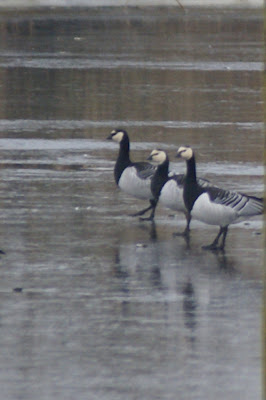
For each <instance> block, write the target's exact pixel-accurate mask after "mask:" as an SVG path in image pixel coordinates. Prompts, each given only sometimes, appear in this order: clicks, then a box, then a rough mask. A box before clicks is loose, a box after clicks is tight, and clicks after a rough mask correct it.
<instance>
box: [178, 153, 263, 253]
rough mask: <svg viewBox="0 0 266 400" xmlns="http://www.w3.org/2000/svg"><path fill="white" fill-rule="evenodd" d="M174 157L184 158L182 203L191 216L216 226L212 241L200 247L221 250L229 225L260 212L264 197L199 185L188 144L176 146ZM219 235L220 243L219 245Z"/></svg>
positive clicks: (261, 211)
mask: <svg viewBox="0 0 266 400" xmlns="http://www.w3.org/2000/svg"><path fill="white" fill-rule="evenodd" d="M177 157H181V158H183V159H184V160H185V161H186V164H187V173H186V177H185V181H184V194H183V195H184V203H185V205H186V208H187V210H188V212H189V213H190V214H191V217H193V218H195V219H197V220H199V221H202V222H205V223H206V224H209V225H219V226H220V230H219V233H218V235H217V236H216V238H215V239H214V241H213V242H212V243H211V244H210V245H208V246H203V248H204V249H209V250H218V249H221V250H223V249H224V247H225V239H226V235H227V232H228V226H229V225H230V224H234V223H237V222H239V221H241V220H244V219H246V218H248V217H252V216H255V215H259V214H262V213H263V199H262V198H258V197H255V196H248V195H246V194H243V193H239V192H232V191H230V190H223V189H220V188H218V187H215V186H209V187H205V188H204V187H201V186H200V185H199V184H198V182H197V175H196V160H195V155H194V152H193V150H192V149H191V148H190V147H179V149H178V151H177ZM220 237H221V244H220V246H218V243H219V239H220Z"/></svg>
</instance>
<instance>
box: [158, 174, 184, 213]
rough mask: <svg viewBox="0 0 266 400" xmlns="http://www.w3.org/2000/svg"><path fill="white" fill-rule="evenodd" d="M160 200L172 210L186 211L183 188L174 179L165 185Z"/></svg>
mask: <svg viewBox="0 0 266 400" xmlns="http://www.w3.org/2000/svg"><path fill="white" fill-rule="evenodd" d="M159 201H160V203H161V204H162V205H163V206H164V207H167V208H170V209H171V210H174V211H179V212H185V205H184V200H183V189H181V188H179V187H178V186H177V184H176V182H175V181H174V180H173V179H170V180H169V181H168V182H166V184H165V185H164V186H163V188H162V190H161V194H160V198H159Z"/></svg>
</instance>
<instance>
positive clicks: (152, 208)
mask: <svg viewBox="0 0 266 400" xmlns="http://www.w3.org/2000/svg"><path fill="white" fill-rule="evenodd" d="M150 203H151V213H150V216H149V217H147V218H142V217H140V221H153V220H154V215H155V209H156V206H157V201H155V200H150Z"/></svg>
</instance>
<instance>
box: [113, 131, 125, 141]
mask: <svg viewBox="0 0 266 400" xmlns="http://www.w3.org/2000/svg"><path fill="white" fill-rule="evenodd" d="M123 137H124V134H123V132H117V133H116V134H115V135H114V136H113V137H112V139H113V140H114V141H115V142H118V143H120V142H121V141H122V139H123Z"/></svg>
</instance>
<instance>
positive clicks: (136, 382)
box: [0, 8, 264, 400]
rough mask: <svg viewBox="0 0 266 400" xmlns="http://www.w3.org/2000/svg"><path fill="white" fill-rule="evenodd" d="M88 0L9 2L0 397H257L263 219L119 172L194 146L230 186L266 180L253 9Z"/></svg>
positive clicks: (259, 187)
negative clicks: (193, 206) (220, 236)
mask: <svg viewBox="0 0 266 400" xmlns="http://www.w3.org/2000/svg"><path fill="white" fill-rule="evenodd" d="M175 10H176V12H173V9H150V10H143V9H120V8H117V9H101V8H99V9H92V10H87V11H84V10H81V9H72V10H71V11H69V12H68V11H67V10H61V11H60V10H59V11H55V10H54V11H46V12H41V11H35V12H30V13H28V12H27V11H24V12H21V13H19V14H16V15H14V14H13V13H10V14H6V15H5V16H2V17H0V29H1V33H2V34H1V37H0V88H1V90H0V96H1V108H0V155H1V159H0V166H1V183H0V206H1V224H0V228H1V229H0V244H1V246H0V248H1V249H2V250H4V251H5V253H6V254H5V255H3V256H2V257H1V259H0V268H1V281H0V297H1V305H2V307H1V310H0V323H1V330H2V334H1V336H0V347H1V352H0V369H1V374H0V387H1V393H2V394H1V396H2V397H1V398H3V399H5V400H17V399H19V400H36V399H37V398H38V399H39V400H46V399H53V398H57V399H58V400H61V399H62V400H70V399H71V400H72V399H74V398H75V399H79V400H87V399H90V400H93V399H97V400H99V399H103V400H119V399H121V400H124V399H127V400H133V399H145V400H154V399H160V400H166V399H167V400H174V399H178V400H188V399H191V400H195V399H197V400H213V399H215V400H224V399H226V400H235V399H241V400H250V399H258V398H260V397H261V382H260V376H261V355H260V350H261V345H260V319H261V315H260V309H261V296H262V272H261V266H262V254H263V251H262V246H261V244H262V239H261V235H260V233H261V228H262V222H261V218H255V219H253V220H251V221H247V222H243V223H241V224H238V225H235V226H233V227H231V228H230V230H229V234H228V242H227V247H226V251H225V253H223V254H221V253H218V254H216V253H213V252H206V251H203V250H202V249H201V246H202V245H203V244H206V243H209V242H210V241H211V240H212V239H213V238H214V235H215V234H216V232H217V228H215V227H214V228H213V227H210V226H205V225H202V224H200V223H197V222H195V221H194V222H192V234H191V240H190V243H186V242H185V241H184V240H183V238H181V237H173V235H172V234H173V233H174V232H176V231H178V230H181V229H182V228H183V227H184V225H185V221H184V217H183V216H182V215H177V214H176V215H175V214H174V213H173V212H171V211H169V210H166V209H163V208H162V207H160V206H159V207H158V211H157V214H156V218H155V224H150V223H148V222H140V221H138V220H137V219H134V218H132V217H129V216H128V214H130V213H132V212H134V211H137V210H139V209H141V208H143V207H144V206H145V205H146V203H145V202H143V201H138V200H135V199H133V198H131V197H129V196H127V195H126V194H125V193H122V192H120V191H119V190H118V189H117V188H116V187H115V183H114V179H113V166H114V161H115V159H116V156H117V151H118V149H117V146H116V145H115V144H114V143H110V142H108V141H106V140H105V139H106V137H107V136H108V135H109V133H110V131H111V130H112V129H114V128H116V127H118V126H119V127H122V128H124V129H127V130H128V133H129V135H130V138H131V142H132V145H131V148H132V158H133V159H135V160H144V159H146V158H147V157H148V155H149V153H150V151H151V150H152V149H153V148H154V147H161V148H164V149H166V150H167V151H168V152H169V156H170V159H171V168H172V169H174V170H177V171H184V167H185V165H184V164H183V163H182V162H178V161H177V160H176V159H175V158H174V154H175V152H176V150H177V148H178V146H179V145H183V144H190V145H191V146H193V147H194V148H195V150H196V152H197V160H198V170H199V173H200V175H201V176H204V177H206V178H208V179H210V180H211V181H213V182H214V183H216V184H219V186H222V187H224V188H228V189H229V188H233V189H236V190H239V191H242V192H246V193H249V194H254V195H261V194H262V192H263V168H262V150H261V149H262V148H263V145H264V141H263V132H262V127H263V122H262V121H263V114H262V98H261V79H262V67H263V63H262V59H263V54H262V28H263V21H262V16H261V13H260V12H259V11H254V10H249V11H247V10H246V11H240V10H236V11H235V10H221V11H219V10H216V11H214V10H213V11H210V10H201V9H193V10H189V11H187V12H186V13H185V14H184V13H183V12H182V10H180V9H178V8H176V9H175Z"/></svg>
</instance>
